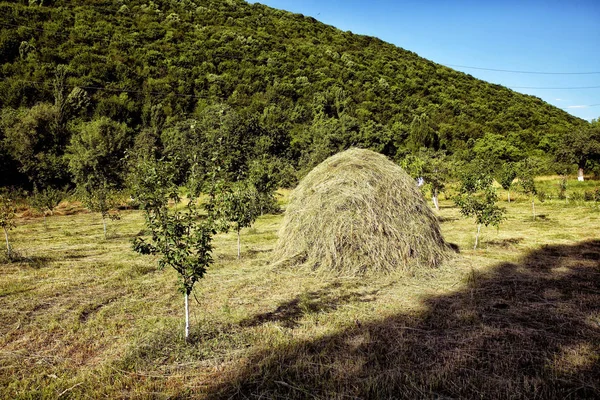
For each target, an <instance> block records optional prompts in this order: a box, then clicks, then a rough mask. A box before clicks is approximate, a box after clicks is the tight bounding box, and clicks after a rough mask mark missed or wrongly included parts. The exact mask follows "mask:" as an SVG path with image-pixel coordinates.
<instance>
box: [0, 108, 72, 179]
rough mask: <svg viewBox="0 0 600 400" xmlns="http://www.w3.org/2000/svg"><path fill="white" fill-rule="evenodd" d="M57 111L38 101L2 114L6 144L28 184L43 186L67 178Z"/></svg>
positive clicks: (62, 139) (62, 138) (64, 137)
mask: <svg viewBox="0 0 600 400" xmlns="http://www.w3.org/2000/svg"><path fill="white" fill-rule="evenodd" d="M56 119H57V110H56V107H55V106H54V105H52V104H49V103H38V104H36V105H35V106H33V107H32V108H31V109H25V108H22V109H20V110H16V111H12V112H9V111H7V110H5V112H4V113H3V115H2V120H3V121H2V125H3V126H4V132H5V139H4V140H5V144H6V147H7V148H8V150H9V152H10V154H11V156H12V157H13V158H14V159H15V160H16V161H17V162H18V165H19V170H20V171H21V172H22V173H23V174H25V175H26V176H27V177H28V178H29V180H30V182H31V183H35V184H38V185H42V186H46V185H50V184H63V183H65V182H66V181H67V176H66V170H67V168H66V165H65V162H64V159H63V154H64V150H65V145H66V142H67V137H66V136H65V135H66V134H65V133H64V132H60V134H59V131H58V130H57V129H56Z"/></svg>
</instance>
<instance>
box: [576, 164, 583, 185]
mask: <svg viewBox="0 0 600 400" xmlns="http://www.w3.org/2000/svg"><path fill="white" fill-rule="evenodd" d="M577 180H578V181H579V182H583V181H584V179H583V167H579V169H578V170H577Z"/></svg>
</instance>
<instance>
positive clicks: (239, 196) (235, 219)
mask: <svg viewBox="0 0 600 400" xmlns="http://www.w3.org/2000/svg"><path fill="white" fill-rule="evenodd" d="M215 212H216V215H218V218H219V219H220V220H222V221H223V222H224V224H223V225H222V226H223V227H224V229H223V230H224V231H227V230H228V229H229V227H233V229H235V231H236V232H237V257H238V259H239V258H240V257H241V240H240V232H241V230H242V228H246V227H249V226H252V224H253V223H254V221H256V218H258V216H259V215H260V196H259V193H258V191H257V190H256V188H254V186H253V185H251V184H249V183H248V182H246V181H239V182H235V183H233V184H231V185H229V186H228V187H225V188H224V190H222V191H220V192H219V193H217V194H216V198H215Z"/></svg>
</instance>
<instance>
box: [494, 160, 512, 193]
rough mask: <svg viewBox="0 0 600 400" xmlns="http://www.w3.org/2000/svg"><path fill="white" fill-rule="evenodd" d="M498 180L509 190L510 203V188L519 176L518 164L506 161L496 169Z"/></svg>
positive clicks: (503, 187)
mask: <svg viewBox="0 0 600 400" xmlns="http://www.w3.org/2000/svg"><path fill="white" fill-rule="evenodd" d="M495 177H496V181H498V183H499V184H500V186H502V189H504V190H506V191H507V198H508V202H509V203H510V189H511V188H512V187H513V182H514V181H515V179H516V177H517V166H516V164H515V163H513V162H510V161H504V162H502V164H501V165H500V166H499V167H498V168H497V170H496V174H495Z"/></svg>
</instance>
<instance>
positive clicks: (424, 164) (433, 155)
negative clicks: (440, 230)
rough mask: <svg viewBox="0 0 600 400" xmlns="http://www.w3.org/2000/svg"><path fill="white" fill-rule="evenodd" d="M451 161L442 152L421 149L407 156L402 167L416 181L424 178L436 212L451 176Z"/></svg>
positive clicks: (402, 162) (401, 164)
mask: <svg viewBox="0 0 600 400" xmlns="http://www.w3.org/2000/svg"><path fill="white" fill-rule="evenodd" d="M449 162H450V161H449V160H448V159H447V157H446V155H445V153H444V152H442V151H437V152H436V151H434V150H432V149H426V148H421V149H420V150H419V152H417V153H411V154H408V155H406V157H404V159H403V160H402V161H401V162H400V166H401V167H402V168H404V170H405V171H407V172H408V174H409V175H410V176H412V177H413V178H415V179H418V178H422V179H423V182H424V187H425V188H427V189H429V191H430V193H431V201H432V202H433V205H434V207H435V208H436V210H439V209H440V205H439V201H438V197H439V194H440V192H442V191H443V190H444V188H445V186H446V181H447V180H448V175H449Z"/></svg>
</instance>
